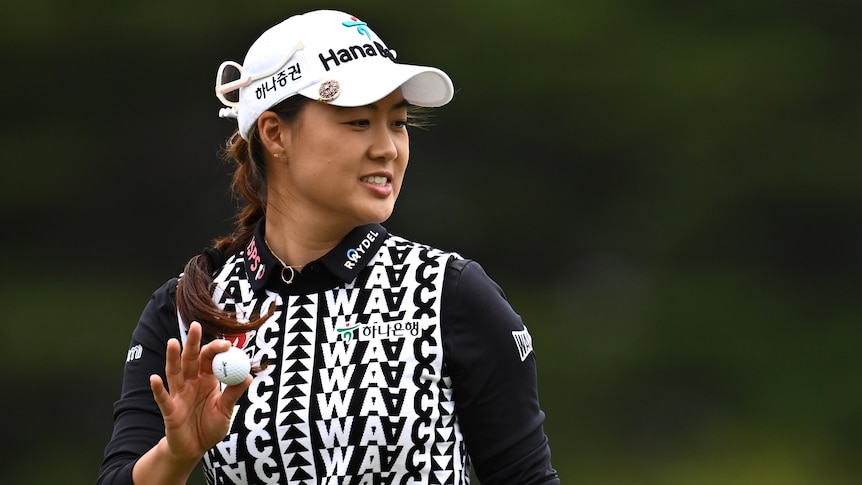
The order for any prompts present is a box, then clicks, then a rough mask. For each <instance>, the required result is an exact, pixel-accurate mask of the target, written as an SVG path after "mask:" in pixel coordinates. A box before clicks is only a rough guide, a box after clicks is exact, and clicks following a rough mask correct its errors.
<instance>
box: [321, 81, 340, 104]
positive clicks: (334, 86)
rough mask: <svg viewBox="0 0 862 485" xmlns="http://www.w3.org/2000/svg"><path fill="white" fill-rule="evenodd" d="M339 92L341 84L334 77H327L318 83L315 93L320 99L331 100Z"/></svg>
mask: <svg viewBox="0 0 862 485" xmlns="http://www.w3.org/2000/svg"><path fill="white" fill-rule="evenodd" d="M339 94H341V85H340V84H338V81H336V80H335V79H327V80H326V81H323V82H322V83H320V86H318V88H317V95H318V96H320V101H326V102H329V101H332V100H333V99H335V98H337V97H338V95H339Z"/></svg>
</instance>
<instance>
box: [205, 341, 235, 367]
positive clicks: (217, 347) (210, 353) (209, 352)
mask: <svg viewBox="0 0 862 485" xmlns="http://www.w3.org/2000/svg"><path fill="white" fill-rule="evenodd" d="M230 346H231V344H230V342H229V341H228V340H225V339H216V340H213V341H212V342H210V343H208V344H206V345H204V346H203V347H201V352H200V359H199V361H200V369H199V372H200V373H202V374H212V373H213V359H214V358H215V356H216V354H218V353H220V352H224V351H226V350H227V349H229V348H230Z"/></svg>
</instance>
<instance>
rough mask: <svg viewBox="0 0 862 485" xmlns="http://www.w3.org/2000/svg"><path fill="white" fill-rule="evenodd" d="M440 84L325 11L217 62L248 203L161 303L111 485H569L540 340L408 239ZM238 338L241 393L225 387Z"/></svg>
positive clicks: (131, 386)
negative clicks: (421, 138)
mask: <svg viewBox="0 0 862 485" xmlns="http://www.w3.org/2000/svg"><path fill="white" fill-rule="evenodd" d="M453 92H454V91H453V86H452V82H451V81H450V79H449V77H448V76H447V75H446V74H445V73H444V72H442V71H440V70H438V69H435V68H431V67H422V66H413V65H407V64H399V63H396V52H395V50H393V49H391V48H389V47H387V45H386V44H385V43H384V42H383V41H382V40H381V39H380V38H379V37H378V36H377V34H375V33H374V31H373V30H372V29H371V28H370V27H369V26H368V25H367V24H366V23H365V22H363V21H361V20H359V19H358V18H357V17H354V16H351V15H349V14H346V13H343V12H338V11H331V10H322V11H313V12H309V13H306V14H303V15H297V16H293V17H290V18H288V19H287V20H285V21H283V22H282V23H280V24H278V25H275V26H274V27H272V28H271V29H269V30H267V31H266V32H264V33H263V35H261V37H260V38H259V39H258V40H257V41H256V42H254V44H253V45H252V46H251V48H250V49H249V51H248V53H247V55H246V58H245V60H244V62H243V64H242V65H240V64H238V63H235V62H225V63H223V64H222V66H221V67H220V68H219V70H218V75H217V79H216V95H217V96H218V98H219V99H220V100H221V101H222V102H223V103H224V105H225V107H224V109H222V111H221V115H222V116H225V117H231V118H233V117H235V118H236V119H237V123H238V125H239V126H238V130H237V132H236V133H235V134H234V135H233V136H232V137H231V138H230V139H229V141H228V144H227V149H226V152H227V154H228V155H229V158H230V159H232V160H233V161H235V163H236V169H235V173H234V179H233V183H232V188H233V189H234V191H235V192H236V194H238V196H239V197H241V198H242V200H243V201H244V202H245V205H244V207H243V208H242V209H241V211H240V213H239V214H238V216H237V224H236V228H235V231H234V232H233V234H231V235H229V236H227V237H223V238H221V239H218V240H216V241H215V243H214V246H213V247H212V248H209V249H207V250H205V251H203V252H202V254H200V255H197V256H195V257H194V258H192V259H191V260H190V261H189V262H188V264H187V265H186V267H185V269H184V270H183V272H182V273H181V274H180V275H179V276H178V277H176V278H172V279H170V280H168V281H167V282H166V283H165V284H164V285H163V286H162V287H161V288H159V289H158V290H157V291H155V293H154V294H153V296H152V298H151V300H150V302H149V304H148V305H147V306H146V308H145V309H144V311H143V313H142V316H141V319H140V321H139V323H138V325H137V327H136V328H135V330H134V332H133V334H132V339H131V350H130V351H129V353H128V359H127V361H126V364H125V374H124V378H123V387H122V394H121V397H120V399H119V400H118V401H117V402H116V404H115V407H114V431H113V435H112V437H111V440H110V442H109V443H108V444H107V446H106V449H105V456H104V461H103V463H102V467H101V470H100V472H99V483H101V484H108V483H111V484H116V483H123V484H131V483H135V484H137V485H145V484H158V485H166V484H173V483H186V481H187V480H188V478H189V476H190V475H191V474H192V473H193V471H194V470H195V469H196V468H198V467H199V466H200V467H201V468H202V469H203V472H204V475H205V477H206V480H207V482H208V483H210V484H235V483H242V484H263V483H278V484H297V485H298V484H306V485H312V484H314V485H316V484H339V485H348V484H357V485H358V484H364V485H372V484H453V485H454V484H465V483H468V482H469V477H470V469H471V467H472V468H473V469H474V471H475V475H476V476H477V477H478V479H479V480H480V481H481V482H482V484H483V485H494V484H505V485H513V484H514V485H517V484H557V483H559V478H558V477H557V473H556V472H555V471H554V469H553V468H552V466H551V461H550V450H549V446H548V439H547V437H546V435H545V432H544V430H543V422H544V414H543V412H542V411H541V409H540V406H539V401H538V397H537V396H538V395H537V386H536V361H535V355H534V353H533V349H532V343H531V338H530V335H529V333H528V332H527V329H526V328H525V327H524V325H523V323H522V322H521V319H520V318H519V316H518V315H517V314H516V313H515V312H514V311H513V310H512V308H511V307H510V305H509V304H508V303H507V301H506V299H505V298H504V296H503V293H502V291H501V290H500V288H499V287H498V286H497V285H496V284H495V283H494V281H492V280H491V279H490V278H489V277H488V276H487V275H486V273H485V272H484V271H483V269H482V267H481V266H480V265H479V264H478V263H476V262H474V261H470V260H467V259H464V258H462V257H461V256H459V255H458V254H456V253H452V252H446V251H443V250H440V249H436V248H433V247H429V246H427V245H424V244H420V243H417V242H413V241H409V240H407V239H404V238H402V237H399V236H396V235H393V234H390V233H388V232H387V230H386V229H385V228H384V227H383V226H381V225H380V223H382V222H383V221H385V220H386V219H387V218H388V217H389V216H390V214H391V213H392V210H393V207H394V204H395V200H396V199H397V198H398V194H399V191H400V190H401V185H402V182H403V180H404V173H405V170H406V168H407V160H408V158H409V151H410V147H409V141H408V134H407V127H408V125H410V124H411V121H412V116H413V113H414V109H416V108H417V107H439V106H442V105H444V104H446V103H448V102H449V101H450V100H451V99H452V96H453ZM230 346H235V347H238V348H240V349H242V350H243V351H244V352H245V353H246V355H247V356H248V357H249V358H250V360H251V362H252V371H251V373H250V374H249V375H248V376H247V377H246V378H245V380H244V381H243V382H242V383H240V384H236V385H224V384H222V383H221V382H219V380H218V379H217V377H216V376H215V375H214V373H213V363H212V362H213V358H214V356H215V355H216V354H218V353H220V352H223V351H225V350H227V349H228V348H230Z"/></svg>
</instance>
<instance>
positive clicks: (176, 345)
mask: <svg viewBox="0 0 862 485" xmlns="http://www.w3.org/2000/svg"><path fill="white" fill-rule="evenodd" d="M165 377H166V378H167V386H168V389H170V390H171V391H173V390H176V389H180V388H181V387H182V385H183V381H184V380H183V366H182V362H181V360H180V342H179V341H178V340H177V339H175V338H172V339H169V340H168V344H167V349H166V351H165ZM159 380H161V378H160V379H159Z"/></svg>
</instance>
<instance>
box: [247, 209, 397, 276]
mask: <svg viewBox="0 0 862 485" xmlns="http://www.w3.org/2000/svg"><path fill="white" fill-rule="evenodd" d="M265 225H266V224H265V219H261V220H260V221H259V222H258V223H257V227H256V228H255V231H254V235H253V236H252V238H251V240H250V241H249V242H248V244H247V245H246V248H245V269H246V274H247V275H248V280H249V282H251V287H252V288H253V289H254V291H255V292H257V291H260V290H262V289H264V288H266V287H268V286H270V285H272V284H282V281H281V278H280V273H281V269H282V264H281V263H280V262H279V261H278V259H277V258H276V257H275V255H273V254H272V251H270V250H269V247H267V245H266V243H265V242H264V228H265ZM387 235H388V233H387V231H386V228H384V227H383V226H381V225H380V224H367V225H364V226H359V227H356V228H354V229H353V230H352V231H350V232H349V233H348V234H347V235H346V236H344V239H342V240H341V242H340V243H338V245H337V246H335V247H334V248H333V249H332V250H331V251H329V252H328V253H326V254H325V255H323V257H321V258H320V259H317V260H315V261H312V262H310V263H308V264H306V265H305V268H303V271H302V273H297V274H296V279H295V282H294V283H292V284H291V285H290V286H293V285H294V284H296V285H297V286H298V287H307V286H308V285H307V284H302V283H303V282H302V280H307V279H308V278H311V277H313V276H312V275H315V274H319V273H320V272H321V271H320V270H321V269H325V270H327V272H328V273H329V274H330V275H331V276H334V277H335V278H336V279H337V280H339V281H341V282H344V283H347V282H350V281H353V280H354V279H355V278H356V275H358V274H359V272H360V271H362V269H363V268H365V267H366V266H367V265H368V263H369V262H370V261H371V259H372V258H373V257H374V255H375V254H377V251H378V250H379V249H380V247H381V246H382V245H383V242H384V241H385V240H386V236H387ZM326 279H330V280H331V278H326ZM306 283H308V281H306ZM314 286H317V285H314Z"/></svg>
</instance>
